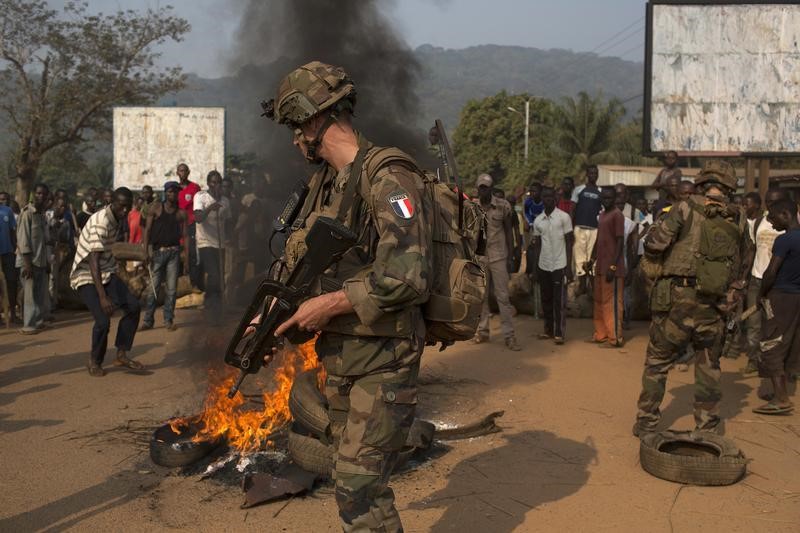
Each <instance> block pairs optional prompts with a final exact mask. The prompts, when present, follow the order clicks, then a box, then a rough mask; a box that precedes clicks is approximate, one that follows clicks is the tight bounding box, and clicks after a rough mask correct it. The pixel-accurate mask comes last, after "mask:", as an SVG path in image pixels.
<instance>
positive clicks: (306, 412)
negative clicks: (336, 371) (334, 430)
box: [289, 370, 330, 438]
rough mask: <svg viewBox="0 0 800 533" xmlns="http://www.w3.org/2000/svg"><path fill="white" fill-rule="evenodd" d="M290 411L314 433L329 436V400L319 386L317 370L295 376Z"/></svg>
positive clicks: (295, 418)
mask: <svg viewBox="0 0 800 533" xmlns="http://www.w3.org/2000/svg"><path fill="white" fill-rule="evenodd" d="M289 411H290V412H291V413H292V418H293V419H294V421H295V422H297V423H298V424H300V425H301V426H302V427H303V428H305V429H306V430H308V431H309V432H311V433H312V434H313V435H316V436H317V437H321V438H328V436H329V431H330V430H329V426H330V421H329V419H328V401H327V399H326V398H325V396H323V395H322V393H321V392H320V390H319V389H318V388H317V371H316V370H307V371H305V372H303V373H301V374H299V375H298V376H297V377H296V378H295V380H294V383H292V389H291V390H290V391H289Z"/></svg>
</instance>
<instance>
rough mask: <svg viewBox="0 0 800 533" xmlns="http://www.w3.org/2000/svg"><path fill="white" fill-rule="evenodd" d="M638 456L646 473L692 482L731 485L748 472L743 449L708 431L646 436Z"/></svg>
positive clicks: (687, 482) (694, 483) (664, 432)
mask: <svg viewBox="0 0 800 533" xmlns="http://www.w3.org/2000/svg"><path fill="white" fill-rule="evenodd" d="M639 459H640V461H641V464H642V468H643V469H644V470H645V471H646V472H648V473H650V474H652V475H654V476H656V477H658V478H661V479H666V480H668V481H675V482H677V483H686V484H689V485H731V484H733V483H736V482H737V481H739V480H740V479H741V478H742V477H744V475H745V473H746V472H747V459H746V458H745V456H744V454H743V453H742V451H741V450H739V448H738V447H737V446H736V445H735V444H734V443H733V442H732V441H730V440H729V439H726V438H724V437H722V436H720V435H717V434H715V433H710V432H706V431H697V432H674V431H663V432H660V433H649V434H647V435H644V436H643V437H642V439H641V443H640V445H639Z"/></svg>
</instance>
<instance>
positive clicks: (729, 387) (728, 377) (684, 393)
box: [659, 366, 753, 429]
mask: <svg viewBox="0 0 800 533" xmlns="http://www.w3.org/2000/svg"><path fill="white" fill-rule="evenodd" d="M693 371H694V367H693V366H691V367H689V372H686V373H684V374H683V375H684V376H685V379H687V380H694V373H693ZM674 373H675V370H672V371H671V372H670V374H672V375H674ZM720 384H721V386H722V401H721V402H720V417H721V418H722V420H727V419H730V418H733V417H734V416H736V415H738V414H740V413H741V412H742V411H743V410H744V408H745V407H746V406H747V397H748V396H749V394H750V392H751V391H752V390H753V387H752V384H751V383H748V382H747V380H746V378H744V377H743V376H742V374H741V373H739V372H723V373H722V377H721V378H720ZM667 390H668V391H669V392H671V393H672V395H673V396H674V398H673V399H672V401H671V402H670V403H669V405H667V406H666V408H665V409H664V410H663V413H662V417H661V424H659V427H660V428H663V429H667V428H669V427H671V426H672V425H673V424H674V423H675V422H676V421H677V420H678V419H679V418H681V417H682V416H684V415H687V414H688V415H691V414H692V413H693V412H694V390H695V385H694V383H687V384H684V385H680V386H678V387H675V388H672V389H670V388H669V381H668V382H667Z"/></svg>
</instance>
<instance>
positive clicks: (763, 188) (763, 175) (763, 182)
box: [758, 159, 769, 204]
mask: <svg viewBox="0 0 800 533" xmlns="http://www.w3.org/2000/svg"><path fill="white" fill-rule="evenodd" d="M767 190H769V159H762V160H761V161H759V166H758V194H759V196H761V203H762V204H763V203H764V202H766V199H767Z"/></svg>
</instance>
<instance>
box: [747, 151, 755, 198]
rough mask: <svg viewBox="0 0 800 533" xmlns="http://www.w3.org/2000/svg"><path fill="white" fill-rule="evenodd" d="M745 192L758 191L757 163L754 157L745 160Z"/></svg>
mask: <svg viewBox="0 0 800 533" xmlns="http://www.w3.org/2000/svg"><path fill="white" fill-rule="evenodd" d="M744 168H745V170H744V192H745V194H747V193H749V192H753V191H754V190H756V162H755V160H754V159H753V158H752V157H748V158H747V159H746V160H745V167H744Z"/></svg>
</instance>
